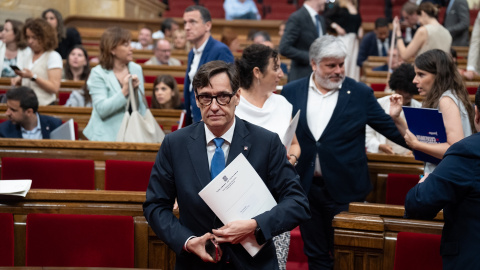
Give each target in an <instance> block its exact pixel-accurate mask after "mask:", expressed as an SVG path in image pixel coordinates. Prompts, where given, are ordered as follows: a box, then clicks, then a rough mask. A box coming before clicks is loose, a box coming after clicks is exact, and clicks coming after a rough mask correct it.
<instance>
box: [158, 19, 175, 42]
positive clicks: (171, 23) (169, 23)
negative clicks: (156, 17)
mask: <svg viewBox="0 0 480 270" xmlns="http://www.w3.org/2000/svg"><path fill="white" fill-rule="evenodd" d="M160 28H161V30H158V31H157V32H155V33H153V34H152V37H153V39H160V38H164V39H168V40H171V39H172V37H173V32H175V31H176V30H178V29H180V26H179V25H178V23H177V22H176V21H175V20H173V18H165V20H163V22H162V25H161V27H160Z"/></svg>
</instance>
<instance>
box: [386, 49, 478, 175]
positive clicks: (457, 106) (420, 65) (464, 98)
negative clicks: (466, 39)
mask: <svg viewBox="0 0 480 270" xmlns="http://www.w3.org/2000/svg"><path fill="white" fill-rule="evenodd" d="M415 73H416V76H415V78H414V79H413V83H415V84H416V86H417V88H418V92H419V94H420V95H421V96H423V97H424V100H423V103H422V107H423V108H433V109H438V110H439V111H440V112H441V113H442V117H443V123H444V125H445V132H446V134H447V142H445V143H438V144H430V143H425V142H420V141H419V140H418V139H417V138H416V137H415V135H414V134H413V133H412V132H410V130H408V126H407V123H406V122H405V120H403V119H401V118H400V117H399V116H400V112H401V111H402V104H403V103H402V102H403V100H402V99H403V98H402V96H400V95H398V94H395V95H392V97H391V98H390V101H391V106H390V115H391V116H392V118H393V120H394V121H395V124H396V125H397V127H398V130H399V131H400V133H402V134H403V135H404V136H405V141H406V143H407V144H408V146H410V148H412V149H413V150H417V151H421V152H424V153H426V154H428V155H431V156H433V157H436V158H439V159H442V158H443V155H444V154H445V152H446V151H447V149H448V148H449V147H450V145H452V144H454V143H456V142H457V141H459V140H461V139H463V138H464V137H467V136H470V135H471V134H472V131H473V130H475V127H474V125H473V117H474V108H473V106H472V104H471V103H470V101H469V96H468V92H467V89H466V88H465V85H464V84H463V80H462V77H461V76H460V74H459V73H458V71H457V68H456V66H455V64H454V62H453V60H452V57H451V56H450V55H448V54H446V53H445V52H444V51H442V50H438V49H435V50H430V51H426V52H425V53H423V54H421V55H419V56H417V58H416V59H415ZM435 167H436V164H433V163H429V162H426V163H425V173H430V172H432V171H433V170H434V169H435Z"/></svg>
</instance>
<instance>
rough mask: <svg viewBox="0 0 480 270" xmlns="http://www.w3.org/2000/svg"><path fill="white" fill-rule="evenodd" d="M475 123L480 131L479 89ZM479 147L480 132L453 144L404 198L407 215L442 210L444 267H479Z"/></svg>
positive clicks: (425, 215) (421, 216) (420, 216)
mask: <svg viewBox="0 0 480 270" xmlns="http://www.w3.org/2000/svg"><path fill="white" fill-rule="evenodd" d="M474 124H475V128H476V129H477V131H478V132H480V91H479V90H477V94H476V96H475V120H474ZM479 146H480V133H476V134H473V135H471V136H469V137H466V138H464V139H463V140H461V141H459V142H457V143H455V144H454V145H452V146H450V148H449V149H448V150H447V152H446V153H445V155H444V156H443V159H442V161H441V162H440V164H438V166H437V167H436V168H435V170H434V171H433V172H432V173H431V174H430V175H428V176H425V177H424V178H422V179H421V180H420V182H419V184H417V185H416V186H415V187H414V188H412V189H411V190H410V191H409V192H408V194H407V197H406V199H405V217H406V218H415V219H433V218H434V217H435V216H436V215H437V213H438V212H439V211H440V210H441V209H443V218H444V220H445V225H444V226H443V232H442V241H441V246H440V254H441V255H442V261H443V269H480V257H479V256H478V250H479V249H480V230H479V229H478V226H479V225H480V215H479V212H478V209H479V207H480V147H479ZM302 154H303V153H302ZM432 191H433V192H432Z"/></svg>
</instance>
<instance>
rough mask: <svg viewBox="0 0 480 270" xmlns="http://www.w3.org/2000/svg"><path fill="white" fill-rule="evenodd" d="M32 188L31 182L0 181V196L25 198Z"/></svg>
mask: <svg viewBox="0 0 480 270" xmlns="http://www.w3.org/2000/svg"><path fill="white" fill-rule="evenodd" d="M31 186H32V180H0V195H10V196H21V197H25V196H26V195H27V192H28V191H29V190H30V187H31Z"/></svg>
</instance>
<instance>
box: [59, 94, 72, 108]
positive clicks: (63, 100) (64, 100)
mask: <svg viewBox="0 0 480 270" xmlns="http://www.w3.org/2000/svg"><path fill="white" fill-rule="evenodd" d="M69 97H70V93H69V92H59V93H58V105H61V106H63V105H65V103H67V100H68V98H69Z"/></svg>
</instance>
